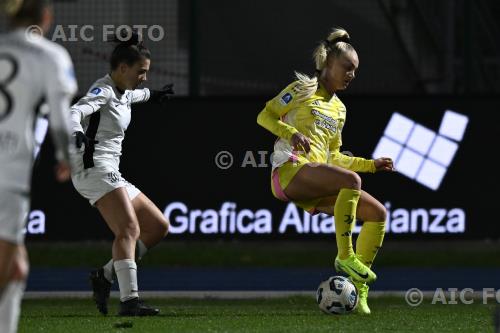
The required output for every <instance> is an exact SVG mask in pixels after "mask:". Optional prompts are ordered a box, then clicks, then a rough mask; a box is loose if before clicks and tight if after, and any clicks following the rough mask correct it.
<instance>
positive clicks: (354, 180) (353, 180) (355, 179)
mask: <svg viewBox="0 0 500 333" xmlns="http://www.w3.org/2000/svg"><path fill="white" fill-rule="evenodd" d="M344 183H345V188H350V189H352V190H360V189H361V177H360V176H359V175H358V174H357V173H355V172H349V173H348V174H346V176H345V179H344Z"/></svg>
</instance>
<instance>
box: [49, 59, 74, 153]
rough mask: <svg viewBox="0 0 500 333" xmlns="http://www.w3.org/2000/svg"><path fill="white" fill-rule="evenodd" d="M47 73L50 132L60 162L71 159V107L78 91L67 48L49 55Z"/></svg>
mask: <svg viewBox="0 0 500 333" xmlns="http://www.w3.org/2000/svg"><path fill="white" fill-rule="evenodd" d="M46 69H47V70H48V71H49V72H48V73H47V75H45V80H46V82H45V87H46V92H45V96H46V101H47V105H48V109H49V110H50V111H49V112H50V113H49V122H50V132H51V135H52V139H53V141H54V145H55V148H56V158H57V160H58V161H60V162H66V161H69V152H68V148H69V138H70V127H69V109H70V105H71V99H72V98H73V96H74V94H75V93H76V91H77V83H76V79H75V75H74V70H73V63H72V62H71V58H70V57H69V54H68V53H67V52H66V50H61V51H60V52H59V53H58V54H57V56H55V57H49V59H48V61H47V66H46ZM54 80H55V82H54Z"/></svg>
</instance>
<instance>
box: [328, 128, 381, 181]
mask: <svg viewBox="0 0 500 333" xmlns="http://www.w3.org/2000/svg"><path fill="white" fill-rule="evenodd" d="M339 135H340V134H339ZM341 144H342V143H341V139H340V137H339V139H338V141H334V142H332V143H331V144H330V155H329V157H328V164H331V165H336V166H339V167H341V168H344V169H347V170H351V171H354V172H371V173H374V172H376V171H377V168H376V167H375V160H371V159H365V158H363V157H356V156H351V155H348V154H343V153H342V152H341V151H340V146H341Z"/></svg>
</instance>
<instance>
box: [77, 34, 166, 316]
mask: <svg viewBox="0 0 500 333" xmlns="http://www.w3.org/2000/svg"><path fill="white" fill-rule="evenodd" d="M150 58H151V55H150V52H149V50H148V49H147V48H146V47H145V46H144V45H143V44H142V42H140V41H139V36H138V35H137V34H133V35H132V38H130V39H128V40H127V41H123V42H120V43H119V44H118V45H117V46H116V47H115V48H114V50H113V53H112V54H111V73H110V74H108V75H106V76H104V77H103V78H100V79H99V80H97V81H96V82H95V83H94V84H93V85H92V86H91V87H90V89H89V91H88V93H87V94H86V95H85V96H84V97H82V98H81V99H80V100H79V101H78V102H77V103H76V104H75V105H73V106H72V108H71V127H72V131H73V132H74V136H75V139H76V146H77V149H78V150H77V151H76V152H75V153H72V154H71V163H72V175H71V178H72V181H73V184H74V186H75V188H76V190H77V191H78V192H79V193H80V194H81V195H82V196H83V197H84V198H86V199H87V200H89V202H90V204H91V205H93V206H95V207H97V209H98V210H99V212H100V213H101V215H102V217H103V218H104V220H105V221H106V223H107V225H108V226H109V228H110V229H111V231H112V232H113V234H114V235H115V239H114V242H113V248H112V249H113V251H112V253H113V258H112V259H111V260H110V261H109V262H108V263H107V264H106V265H104V267H102V268H100V269H99V270H97V271H94V272H92V273H91V277H90V278H91V283H92V287H93V292H94V300H95V302H96V305H97V308H98V309H99V311H100V312H101V313H103V314H107V313H108V307H107V302H108V298H109V291H110V288H111V285H112V283H113V276H114V273H116V276H117V279H118V285H119V288H120V311H119V315H122V316H151V315H156V314H158V312H159V310H158V309H155V308H152V307H150V306H147V305H146V304H144V303H143V302H142V301H141V300H140V299H139V294H138V286H137V265H136V260H135V259H136V258H137V259H138V260H139V259H140V258H141V257H142V256H143V255H144V254H145V253H146V251H147V250H148V249H150V248H151V247H153V246H155V245H156V244H158V243H159V242H160V241H161V240H162V239H163V238H164V237H165V235H166V234H167V231H168V226H169V224H168V221H167V220H166V219H165V217H164V215H163V214H162V212H161V211H160V210H159V209H158V208H157V207H156V206H155V205H154V204H153V202H151V200H149V199H148V198H147V197H146V196H145V195H144V194H143V193H141V192H140V191H139V190H138V189H137V188H136V187H135V186H134V185H132V184H131V183H129V182H127V181H126V180H125V179H124V178H123V177H122V175H121V173H120V171H119V164H120V156H121V154H122V141H123V139H124V136H125V130H126V129H127V127H128V125H129V123H130V118H131V104H133V103H142V102H146V101H148V100H153V101H161V100H162V99H164V98H166V97H168V95H170V94H172V93H173V91H172V87H171V85H170V86H166V87H164V89H163V90H159V91H150V90H149V89H147V88H144V89H137V87H138V86H139V85H140V84H141V83H143V82H144V81H146V76H147V73H148V71H149V66H150Z"/></svg>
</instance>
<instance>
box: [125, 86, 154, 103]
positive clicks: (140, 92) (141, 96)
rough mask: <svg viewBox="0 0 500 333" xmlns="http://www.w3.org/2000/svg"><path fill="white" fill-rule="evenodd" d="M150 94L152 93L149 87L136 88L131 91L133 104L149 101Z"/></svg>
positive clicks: (130, 95)
mask: <svg viewBox="0 0 500 333" xmlns="http://www.w3.org/2000/svg"><path fill="white" fill-rule="evenodd" d="M150 96H151V93H150V91H149V89H148V88H144V89H135V90H131V91H130V92H129V98H130V101H131V103H132V104H134V103H144V102H147V101H148V100H149V97H150Z"/></svg>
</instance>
